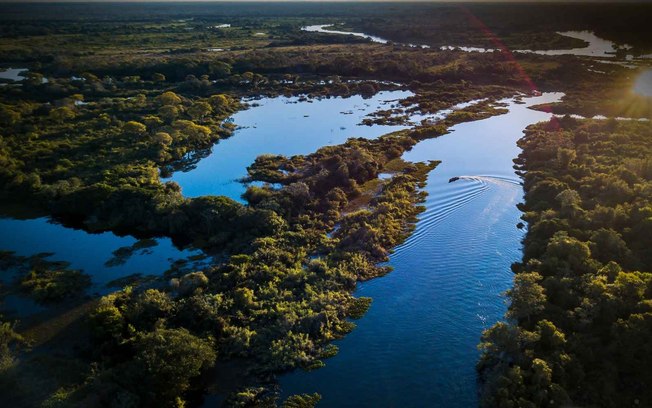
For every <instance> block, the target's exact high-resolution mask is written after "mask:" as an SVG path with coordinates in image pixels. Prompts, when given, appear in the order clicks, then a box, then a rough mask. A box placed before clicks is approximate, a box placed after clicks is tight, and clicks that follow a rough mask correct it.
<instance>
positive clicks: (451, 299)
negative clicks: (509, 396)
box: [281, 93, 561, 408]
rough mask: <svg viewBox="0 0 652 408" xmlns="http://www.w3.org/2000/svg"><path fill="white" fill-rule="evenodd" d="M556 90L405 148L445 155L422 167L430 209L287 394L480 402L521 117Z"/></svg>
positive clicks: (374, 401) (502, 273)
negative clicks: (328, 353)
mask: <svg viewBox="0 0 652 408" xmlns="http://www.w3.org/2000/svg"><path fill="white" fill-rule="evenodd" d="M560 98H561V94H558V93H549V94H543V95H542V96H539V97H532V98H526V99H524V101H525V102H526V104H517V103H514V102H511V103H510V104H509V113H507V114H505V115H500V116H494V117H491V118H488V119H485V120H481V121H476V122H468V123H462V124H459V125H457V126H455V127H453V132H452V133H450V134H448V135H445V136H442V137H439V138H437V139H431V140H426V141H423V142H421V143H419V144H417V145H416V146H415V147H414V148H413V150H412V151H410V152H407V153H406V154H405V158H406V159H407V160H411V161H424V160H433V159H437V160H442V163H441V165H440V166H438V167H437V168H436V169H435V170H433V171H432V172H431V173H430V175H429V177H428V184H427V186H426V188H425V190H426V191H427V192H428V198H427V201H426V203H425V206H426V211H425V212H424V213H423V214H421V216H420V217H419V221H418V223H417V227H416V230H415V232H414V234H413V235H412V236H411V237H410V238H409V239H408V240H407V241H406V242H405V243H404V244H403V245H402V246H400V247H398V248H397V249H396V251H395V253H394V254H393V255H392V256H391V259H390V262H389V264H390V265H391V266H393V267H394V271H393V272H392V273H390V274H389V275H387V276H385V277H382V278H378V279H375V280H372V281H369V282H365V283H362V284H360V285H359V286H358V289H357V292H356V295H358V296H370V297H372V298H373V299H374V301H373V303H372V306H371V308H370V310H369V312H368V313H367V315H365V316H364V317H363V318H362V319H360V320H359V321H357V322H356V323H357V325H358V327H357V328H356V329H355V330H354V331H353V332H352V333H351V334H349V335H347V336H346V337H345V338H344V339H342V340H340V341H338V342H336V344H337V345H338V347H339V348H340V352H339V353H338V354H337V355H336V356H335V357H333V358H331V359H328V360H326V366H325V367H324V368H321V369H319V370H315V371H313V372H310V373H305V372H301V371H296V372H292V373H290V374H287V375H285V376H283V377H282V378H281V389H282V392H283V395H284V396H288V395H291V394H296V393H304V392H319V393H320V394H322V397H323V399H322V401H321V402H320V406H321V407H344V406H346V407H354V406H371V407H373V406H383V407H402V408H405V407H423V406H431V407H439V406H442V407H447V408H449V407H460V408H462V407H464V408H466V407H471V406H477V396H476V374H475V364H476V362H477V360H478V351H477V348H476V347H477V344H478V342H479V340H480V335H481V333H482V331H483V330H484V329H486V328H488V327H490V326H491V325H492V324H493V323H495V322H496V321H498V320H500V319H502V317H503V315H504V313H505V310H506V304H505V299H504V297H503V296H502V295H501V294H502V293H503V292H504V291H505V290H507V289H509V288H510V287H511V285H512V273H511V272H510V265H511V263H512V262H515V261H517V260H519V259H520V256H521V239H522V237H523V233H524V232H523V231H522V230H519V229H517V228H516V224H517V223H518V222H519V221H520V218H519V217H520V212H519V211H518V210H517V209H516V204H517V203H518V202H519V201H520V200H521V198H522V194H523V192H522V188H521V186H520V184H519V182H518V178H517V177H516V175H515V174H514V170H513V168H512V165H513V163H512V159H513V158H515V157H516V156H517V155H518V153H519V148H518V147H517V146H516V141H517V140H518V139H519V138H520V137H521V136H522V131H523V129H525V127H527V126H528V125H530V124H532V123H536V122H539V121H542V120H546V119H548V118H549V117H550V115H549V114H547V113H544V112H540V111H535V110H531V109H529V108H528V107H529V106H531V105H533V104H539V103H548V102H554V101H558V100H559V99H560ZM460 176H462V177H461V178H460V179H459V180H457V181H455V182H452V183H449V179H450V178H451V177H460Z"/></svg>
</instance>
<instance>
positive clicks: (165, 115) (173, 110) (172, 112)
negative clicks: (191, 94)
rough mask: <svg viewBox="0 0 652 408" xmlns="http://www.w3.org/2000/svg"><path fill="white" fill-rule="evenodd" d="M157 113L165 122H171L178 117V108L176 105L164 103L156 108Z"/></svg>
mask: <svg viewBox="0 0 652 408" xmlns="http://www.w3.org/2000/svg"><path fill="white" fill-rule="evenodd" d="M158 115H159V116H160V117H161V118H162V119H163V120H164V121H165V122H167V123H172V122H173V121H174V120H175V119H176V118H178V117H179V108H177V107H176V106H170V105H165V106H161V108H160V109H159V110H158Z"/></svg>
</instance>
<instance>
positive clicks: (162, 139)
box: [152, 132, 173, 147]
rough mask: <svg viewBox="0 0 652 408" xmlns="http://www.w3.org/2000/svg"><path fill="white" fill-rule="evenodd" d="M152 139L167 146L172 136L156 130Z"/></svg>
mask: <svg viewBox="0 0 652 408" xmlns="http://www.w3.org/2000/svg"><path fill="white" fill-rule="evenodd" d="M152 139H153V140H154V142H155V143H157V144H158V145H159V146H161V147H168V146H170V145H171V144H172V141H173V139H172V136H170V134H169V133H166V132H156V134H155V135H154V136H153V138H152Z"/></svg>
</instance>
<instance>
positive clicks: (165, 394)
mask: <svg viewBox="0 0 652 408" xmlns="http://www.w3.org/2000/svg"><path fill="white" fill-rule="evenodd" d="M213 347H214V346H213V342H212V340H210V339H201V338H199V337H195V336H193V335H192V334H190V332H189V331H188V330H186V329H157V330H155V331H153V332H150V333H147V334H144V335H140V336H139V337H138V338H137V339H136V343H135V348H136V359H135V362H136V364H137V365H138V366H140V367H142V372H141V374H142V376H141V377H140V378H139V382H140V383H139V384H138V385H135V384H134V386H135V387H136V388H137V389H138V390H139V391H140V392H142V393H145V394H146V398H145V399H146V400H147V402H148V404H146V405H149V406H157V405H158V406H170V405H171V403H172V402H174V401H177V400H178V399H179V398H180V397H181V396H182V395H183V393H184V392H185V391H187V390H188V389H189V388H190V381H191V380H192V379H193V378H195V377H197V376H199V375H200V374H201V373H202V372H203V371H204V370H206V369H207V368H209V367H212V366H213V364H215V359H216V357H217V354H216V352H215V350H214V349H213Z"/></svg>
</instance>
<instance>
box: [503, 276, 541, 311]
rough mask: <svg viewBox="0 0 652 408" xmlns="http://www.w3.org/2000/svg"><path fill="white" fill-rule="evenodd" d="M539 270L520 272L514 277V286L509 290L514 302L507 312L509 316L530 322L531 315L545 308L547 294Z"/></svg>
mask: <svg viewBox="0 0 652 408" xmlns="http://www.w3.org/2000/svg"><path fill="white" fill-rule="evenodd" d="M541 280H542V277H541V275H539V274H538V273H537V272H523V273H518V274H516V276H515V277H514V288H513V289H511V290H509V291H508V294H509V297H510V299H511V301H512V304H511V306H510V308H509V311H508V312H507V314H508V316H509V317H512V318H515V319H518V320H521V319H526V320H527V322H528V323H529V322H530V317H531V316H532V315H536V314H537V313H540V312H541V311H543V309H544V308H545V304H546V294H545V290H544V289H543V287H542V286H541V285H539V282H540V281H541Z"/></svg>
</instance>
